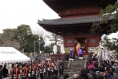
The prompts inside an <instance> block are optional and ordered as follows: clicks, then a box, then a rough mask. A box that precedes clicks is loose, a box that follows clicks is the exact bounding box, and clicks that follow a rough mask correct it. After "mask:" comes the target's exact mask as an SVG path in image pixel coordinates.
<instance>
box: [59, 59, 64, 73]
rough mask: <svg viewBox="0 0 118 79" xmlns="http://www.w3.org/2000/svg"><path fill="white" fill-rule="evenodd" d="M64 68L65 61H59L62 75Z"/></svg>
mask: <svg viewBox="0 0 118 79" xmlns="http://www.w3.org/2000/svg"><path fill="white" fill-rule="evenodd" d="M63 70H64V63H63V61H62V60H60V62H59V74H60V75H62V74H63Z"/></svg>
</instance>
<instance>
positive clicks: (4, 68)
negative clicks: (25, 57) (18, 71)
mask: <svg viewBox="0 0 118 79" xmlns="http://www.w3.org/2000/svg"><path fill="white" fill-rule="evenodd" d="M6 77H8V69H6V65H4V67H3V78H6Z"/></svg>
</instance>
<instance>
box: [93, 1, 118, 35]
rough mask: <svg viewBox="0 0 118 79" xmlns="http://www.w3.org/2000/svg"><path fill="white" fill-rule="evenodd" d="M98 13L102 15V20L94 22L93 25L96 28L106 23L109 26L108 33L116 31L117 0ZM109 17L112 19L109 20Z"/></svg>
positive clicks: (117, 25) (117, 27)
mask: <svg viewBox="0 0 118 79" xmlns="http://www.w3.org/2000/svg"><path fill="white" fill-rule="evenodd" d="M100 14H101V15H102V16H103V20H102V21H101V22H99V23H94V24H93V27H94V26H95V28H96V29H98V28H100V26H101V25H102V24H106V25H107V26H109V30H108V33H113V32H116V31H118V2H116V3H115V4H114V5H108V6H107V7H106V8H105V9H103V10H102V11H101V12H100ZM110 18H111V19H112V20H110ZM109 21H110V22H109ZM107 28H108V27H107Z"/></svg>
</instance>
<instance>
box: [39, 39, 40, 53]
mask: <svg viewBox="0 0 118 79" xmlns="http://www.w3.org/2000/svg"><path fill="white" fill-rule="evenodd" d="M39 54H40V41H39Z"/></svg>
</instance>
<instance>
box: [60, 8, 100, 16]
mask: <svg viewBox="0 0 118 79" xmlns="http://www.w3.org/2000/svg"><path fill="white" fill-rule="evenodd" d="M100 10H101V7H99V6H86V7H77V8H69V9H66V10H63V11H62V12H59V16H61V17H62V18H63V17H69V16H72V17H73V16H82V15H83V16H85V15H90V14H99V12H100Z"/></svg>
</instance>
